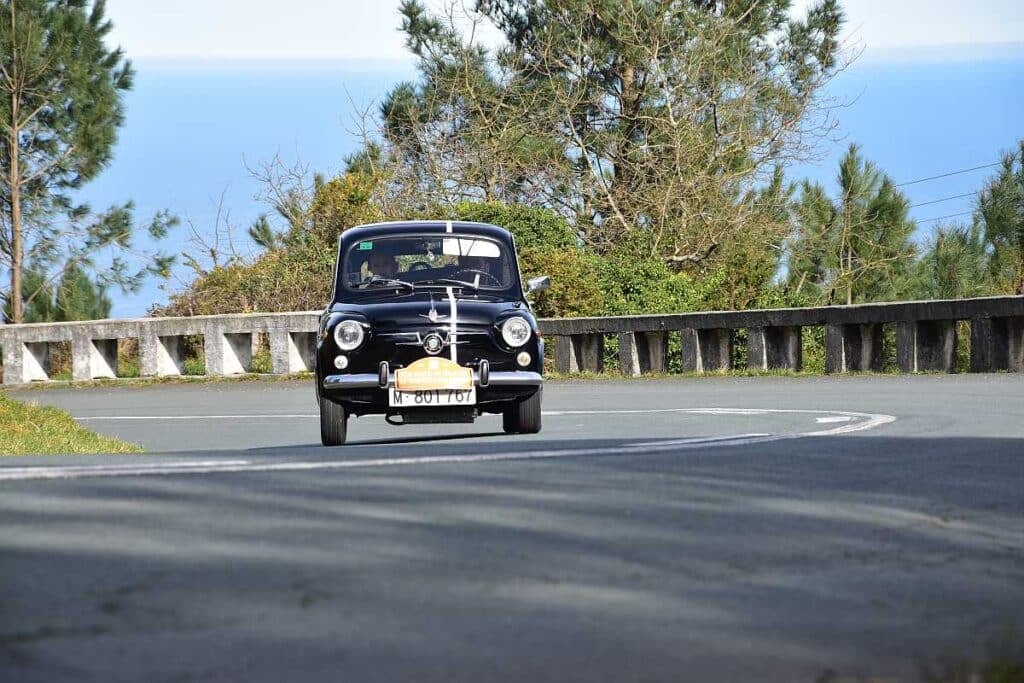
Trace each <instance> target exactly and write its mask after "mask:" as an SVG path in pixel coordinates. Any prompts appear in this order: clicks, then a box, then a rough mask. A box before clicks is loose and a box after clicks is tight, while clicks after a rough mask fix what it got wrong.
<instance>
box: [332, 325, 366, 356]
mask: <svg viewBox="0 0 1024 683" xmlns="http://www.w3.org/2000/svg"><path fill="white" fill-rule="evenodd" d="M363 336H364V333H363V326H362V325H360V324H359V323H357V322H356V321H355V320H342V321H341V322H340V323H338V324H337V325H335V326H334V343H335V344H337V345H338V348H339V349H341V350H342V351H351V350H353V349H355V348H357V347H358V346H359V345H360V344H362V343H363Z"/></svg>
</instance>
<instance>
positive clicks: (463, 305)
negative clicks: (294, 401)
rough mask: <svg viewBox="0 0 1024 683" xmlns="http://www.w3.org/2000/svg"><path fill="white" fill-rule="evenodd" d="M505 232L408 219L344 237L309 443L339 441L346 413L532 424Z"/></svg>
mask: <svg viewBox="0 0 1024 683" xmlns="http://www.w3.org/2000/svg"><path fill="white" fill-rule="evenodd" d="M547 286H548V279H547V278H546V277H540V278H535V279H533V280H531V281H530V282H529V283H528V288H527V290H526V291H525V292H524V291H523V285H522V282H521V279H520V274H519V266H518V262H517V260H516V251H515V243H514V241H513V239H512V235H511V234H510V233H509V232H508V231H507V230H504V229H502V228H499V227H496V226H493V225H486V224H483V223H464V222H458V221H454V222H453V221H410V222H400V223H378V224H373V225H364V226H359V227H355V228H352V229H350V230H346V231H345V232H344V233H342V235H341V238H340V240H339V245H338V260H337V265H336V267H335V276H334V296H333V298H332V301H331V304H330V306H328V308H327V310H326V311H324V315H323V318H322V320H321V322H320V334H319V337H318V341H317V348H316V388H317V396H318V398H319V402H320V436H321V440H322V442H323V444H324V445H325V446H333V445H340V444H343V443H344V442H345V436H346V431H347V423H348V418H349V416H351V415H356V416H358V415H368V414H383V415H385V416H386V419H387V421H388V422H389V423H391V424H395V425H401V424H422V423H452V422H472V421H473V420H474V419H475V418H476V417H477V416H478V415H480V414H482V413H500V414H501V415H502V416H503V426H504V429H505V431H506V432H509V433H516V432H519V433H535V432H538V431H540V427H541V395H542V386H541V385H542V382H543V378H542V370H543V365H544V342H543V340H542V339H541V337H540V335H539V334H538V332H537V321H536V319H535V318H534V317H533V314H532V313H531V312H530V305H529V304H528V303H527V301H526V295H527V294H530V293H531V292H534V291H539V290H543V289H545V288H547Z"/></svg>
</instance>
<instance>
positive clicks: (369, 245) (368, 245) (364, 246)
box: [359, 242, 373, 251]
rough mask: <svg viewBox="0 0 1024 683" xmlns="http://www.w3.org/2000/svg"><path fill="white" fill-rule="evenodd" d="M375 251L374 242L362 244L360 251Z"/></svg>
mask: <svg viewBox="0 0 1024 683" xmlns="http://www.w3.org/2000/svg"><path fill="white" fill-rule="evenodd" d="M371 249H373V242H360V243H359V251H370V250H371Z"/></svg>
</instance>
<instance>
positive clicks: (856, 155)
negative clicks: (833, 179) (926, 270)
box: [788, 145, 915, 304]
mask: <svg viewBox="0 0 1024 683" xmlns="http://www.w3.org/2000/svg"><path fill="white" fill-rule="evenodd" d="M837 181H838V185H839V196H838V197H837V198H836V199H835V200H833V199H831V198H830V197H829V196H828V193H827V192H826V190H825V188H823V187H822V186H821V185H820V184H818V183H810V182H808V181H804V183H803V184H802V187H801V195H800V199H799V200H798V201H797V203H796V208H795V215H796V232H795V234H794V235H793V236H792V238H791V240H790V242H789V245H788V252H789V254H788V259H789V260H788V266H789V268H788V274H789V283H790V285H791V287H792V288H793V289H794V290H795V291H796V292H798V293H799V292H803V291H804V288H805V287H809V288H812V289H816V290H817V292H818V298H819V300H820V301H822V302H823V303H845V304H852V303H858V302H863V301H883V300H892V299H896V298H899V297H901V296H904V295H906V293H907V292H908V291H909V290H910V288H911V277H912V267H913V263H914V256H915V248H914V245H913V243H912V242H911V239H910V238H911V236H912V234H913V232H914V228H915V224H914V222H913V221H912V220H910V218H909V209H910V202H909V201H908V200H907V198H906V197H905V196H904V195H903V194H902V193H901V192H900V191H899V190H898V189H896V187H895V185H894V184H893V182H892V180H891V179H890V178H889V177H888V176H887V175H886V174H884V173H883V172H882V171H881V170H879V169H878V168H877V167H876V166H875V165H874V164H872V163H871V162H870V161H867V160H865V159H864V158H863V157H862V156H861V154H860V148H859V147H858V146H857V145H850V148H849V150H848V151H847V153H846V156H844V157H843V159H842V160H841V161H840V163H839V174H838V178H837Z"/></svg>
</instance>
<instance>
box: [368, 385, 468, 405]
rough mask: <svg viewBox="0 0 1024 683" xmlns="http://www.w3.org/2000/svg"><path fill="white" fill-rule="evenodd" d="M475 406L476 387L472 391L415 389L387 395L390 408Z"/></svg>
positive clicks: (397, 391) (392, 389)
mask: <svg viewBox="0 0 1024 683" xmlns="http://www.w3.org/2000/svg"><path fill="white" fill-rule="evenodd" d="M475 404H476V387H473V388H472V389H417V390H416V391H399V390H398V389H395V388H394V387H392V388H391V390H390V391H389V393H388V405H390V406H391V407H392V408H429V407H431V406H471V405H475Z"/></svg>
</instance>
